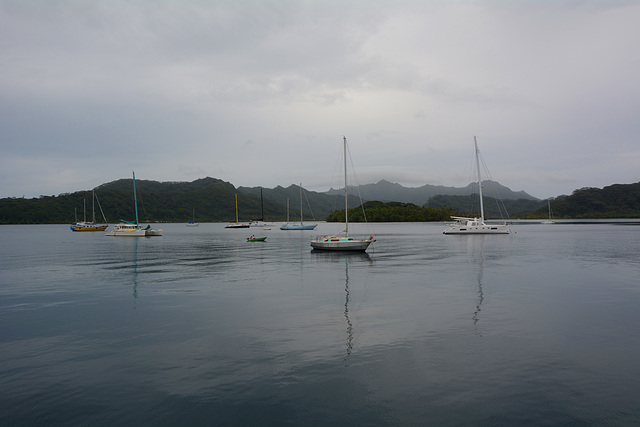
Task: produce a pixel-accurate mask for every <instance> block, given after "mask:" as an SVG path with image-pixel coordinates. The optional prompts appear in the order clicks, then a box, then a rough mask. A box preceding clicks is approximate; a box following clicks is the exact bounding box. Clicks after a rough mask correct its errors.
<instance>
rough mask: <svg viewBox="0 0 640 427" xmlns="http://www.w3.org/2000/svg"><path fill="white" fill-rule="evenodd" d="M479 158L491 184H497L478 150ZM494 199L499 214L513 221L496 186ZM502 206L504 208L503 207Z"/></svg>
mask: <svg viewBox="0 0 640 427" xmlns="http://www.w3.org/2000/svg"><path fill="white" fill-rule="evenodd" d="M478 156H479V158H480V163H481V164H482V167H483V168H484V171H485V173H486V175H487V178H488V179H489V180H490V181H491V182H496V181H495V180H494V179H493V176H491V172H489V168H488V167H487V163H486V162H485V160H484V157H483V156H482V152H481V151H480V150H479V149H478ZM493 198H494V200H495V202H496V208H497V209H498V213H499V214H500V217H502V218H504V217H506V219H507V220H511V218H509V212H508V211H507V207H506V206H505V204H504V200H502V197H501V196H500V189H499V188H498V186H497V185H495V191H494V194H493ZM501 205H502V207H501Z"/></svg>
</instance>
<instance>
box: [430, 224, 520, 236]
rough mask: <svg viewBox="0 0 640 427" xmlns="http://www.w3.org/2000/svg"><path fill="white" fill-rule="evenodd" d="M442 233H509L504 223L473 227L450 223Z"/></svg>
mask: <svg viewBox="0 0 640 427" xmlns="http://www.w3.org/2000/svg"><path fill="white" fill-rule="evenodd" d="M442 233H443V234H509V233H511V230H509V226H508V225H505V224H500V225H493V224H484V225H479V226H475V227H467V226H465V225H463V226H460V225H458V224H454V225H451V226H450V227H449V228H447V229H446V230H444V231H443V232H442Z"/></svg>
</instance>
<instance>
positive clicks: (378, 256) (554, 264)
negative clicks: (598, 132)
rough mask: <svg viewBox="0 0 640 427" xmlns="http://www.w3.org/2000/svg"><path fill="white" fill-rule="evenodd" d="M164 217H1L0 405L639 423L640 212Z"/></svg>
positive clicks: (248, 418) (235, 416)
mask: <svg viewBox="0 0 640 427" xmlns="http://www.w3.org/2000/svg"><path fill="white" fill-rule="evenodd" d="M354 227H355V228H356V229H357V227H358V226H357V225H355V226H354ZM162 228H163V229H164V236H163V237H152V238H117V237H106V236H104V235H103V233H99V232H98V233H72V232H71V231H70V230H69V227H68V226H65V225H31V226H0V238H1V241H2V245H1V248H0V255H1V257H0V273H1V275H0V424H1V425H64V426H69V425H298V424H303V425H335V424H338V425H341V424H347V423H350V424H356V425H439V426H441V425H603V426H604V425H606V426H610V425H638V424H640V392H639V391H640V225H622V224H604V223H602V224H561V223H560V224H552V225H543V224H520V225H518V224H516V225H514V226H513V228H512V231H514V233H513V234H511V235H508V236H444V235H442V234H441V232H442V230H443V229H444V228H445V227H444V225H443V224H431V223H429V224H374V225H373V231H374V232H375V235H376V237H377V239H378V240H377V242H376V243H375V244H374V245H373V246H372V247H370V249H369V251H368V252H367V254H331V253H315V252H312V251H311V248H310V246H309V240H310V239H311V237H313V236H315V235H316V234H322V233H324V232H328V231H331V230H333V229H334V225H332V224H325V223H321V224H320V225H319V227H318V229H317V230H315V231H280V230H279V229H278V227H277V226H274V227H273V228H272V230H266V231H265V230H261V229H253V228H252V229H251V230H247V229H244V230H228V229H224V224H200V226H199V227H194V228H190V227H185V226H184V224H165V225H163V226H162ZM369 230H370V229H367V230H366V231H365V232H369ZM363 231H364V229H363ZM250 234H256V235H261V234H263V235H266V236H268V238H267V241H266V242H264V243H259V242H256V243H248V242H246V237H248V236H249V235H250Z"/></svg>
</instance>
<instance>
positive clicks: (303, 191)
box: [302, 188, 316, 221]
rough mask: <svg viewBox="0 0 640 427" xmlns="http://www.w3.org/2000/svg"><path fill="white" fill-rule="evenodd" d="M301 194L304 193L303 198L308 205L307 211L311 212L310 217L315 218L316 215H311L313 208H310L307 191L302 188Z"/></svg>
mask: <svg viewBox="0 0 640 427" xmlns="http://www.w3.org/2000/svg"><path fill="white" fill-rule="evenodd" d="M302 194H304V199H305V200H306V201H307V206H309V212H311V218H313V220H314V221H315V220H316V217H315V216H314V215H313V209H311V203H309V198H308V197H307V192H306V190H305V189H304V188H302Z"/></svg>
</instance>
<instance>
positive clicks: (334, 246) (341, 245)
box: [311, 237, 372, 252]
mask: <svg viewBox="0 0 640 427" xmlns="http://www.w3.org/2000/svg"><path fill="white" fill-rule="evenodd" d="M371 242H372V240H358V239H352V238H351V237H347V238H345V237H322V238H320V239H316V240H312V241H311V247H312V248H313V249H316V250H320V251H350V252H364V251H366V250H367V248H368V247H369V245H370V244H371Z"/></svg>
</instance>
